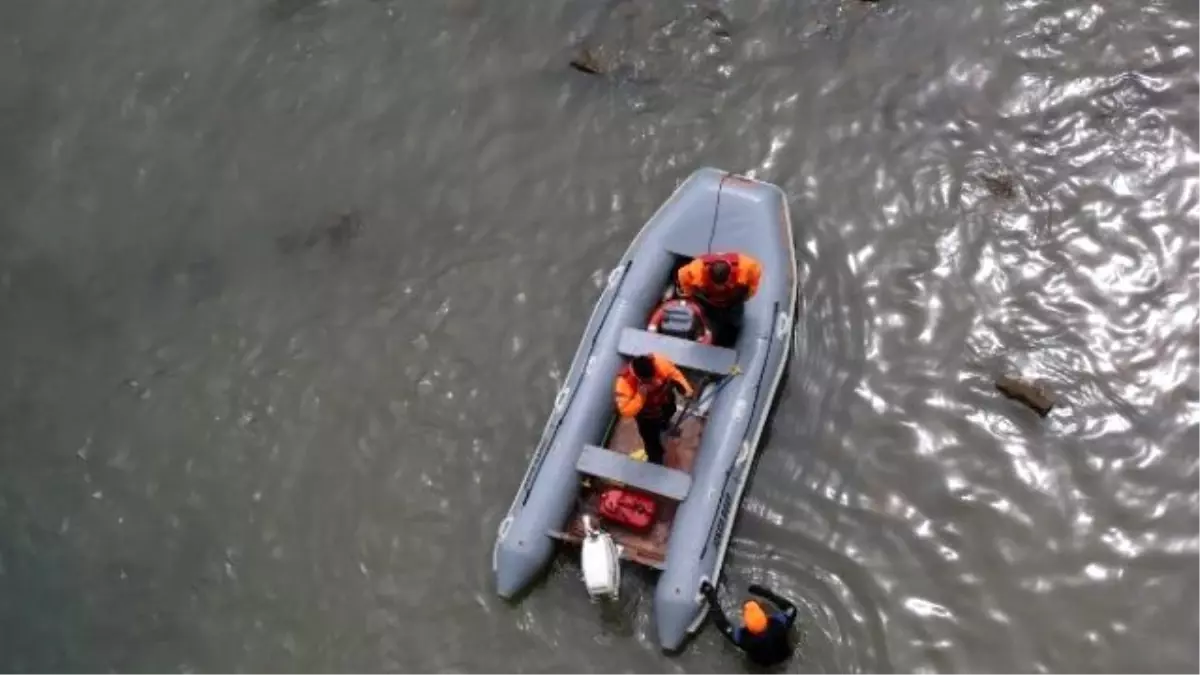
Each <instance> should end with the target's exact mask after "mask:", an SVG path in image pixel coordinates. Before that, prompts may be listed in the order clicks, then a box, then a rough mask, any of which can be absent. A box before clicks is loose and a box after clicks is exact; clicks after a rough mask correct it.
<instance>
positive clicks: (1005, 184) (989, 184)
mask: <svg viewBox="0 0 1200 675" xmlns="http://www.w3.org/2000/svg"><path fill="white" fill-rule="evenodd" d="M980 180H982V181H983V185H984V187H986V188H987V189H988V192H990V193H992V196H994V197H1000V198H1002V199H1012V198H1013V197H1016V196H1017V181H1016V179H1015V178H1013V176H1012V174H1009V173H990V174H983V175H982V176H980Z"/></svg>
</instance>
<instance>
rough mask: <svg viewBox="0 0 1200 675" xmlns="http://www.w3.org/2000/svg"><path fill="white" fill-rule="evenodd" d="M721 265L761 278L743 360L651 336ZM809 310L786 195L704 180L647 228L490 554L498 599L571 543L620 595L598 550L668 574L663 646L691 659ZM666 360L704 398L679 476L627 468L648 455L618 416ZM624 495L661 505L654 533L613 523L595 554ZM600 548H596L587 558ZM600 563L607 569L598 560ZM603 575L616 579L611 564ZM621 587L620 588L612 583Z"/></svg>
mask: <svg viewBox="0 0 1200 675" xmlns="http://www.w3.org/2000/svg"><path fill="white" fill-rule="evenodd" d="M708 252H739V253H744V254H747V255H750V256H753V257H754V258H755V259H757V260H758V261H759V263H760V264H761V265H762V280H761V282H760V284H759V289H758V292H757V293H756V294H755V295H754V297H752V298H751V299H750V300H749V301H748V302H747V303H746V305H745V314H744V317H743V321H742V327H741V329H740V331H739V333H738V335H737V338H736V341H735V342H733V343H732V348H727V347H718V346H714V345H712V344H702V343H701V342H697V341H694V340H688V339H684V338H680V337H674V336H671V335H668V334H665V333H664V332H656V331H651V330H647V328H648V327H649V325H650V324H649V321H650V317H651V314H652V313H653V312H654V311H655V309H656V308H657V307H659V306H660V303H662V302H663V301H664V300H666V299H669V298H670V297H671V296H672V294H673V292H674V277H675V272H676V270H678V269H679V268H680V267H681V266H682V265H684V264H686V263H687V262H688V261H690V260H691V259H692V258H693V257H695V256H698V255H702V254H704V253H708ZM795 310H796V254H795V248H794V244H793V238H792V227H791V220H790V216H789V213H788V205H787V197H786V195H785V194H784V192H783V191H782V190H780V189H779V188H778V187H776V186H774V185H771V184H769V183H763V182H760V181H756V180H752V179H749V178H745V177H743V176H738V175H735V174H730V173H726V172H723V171H719V170H717V169H712V168H703V169H700V170H698V171H696V172H695V173H693V174H692V175H691V176H689V177H688V178H687V180H685V181H684V182H683V184H681V185H680V186H679V187H678V188H677V189H676V190H675V192H674V193H673V194H672V195H671V197H670V198H669V199H668V200H667V202H666V203H665V204H663V206H662V207H660V208H659V210H658V211H657V212H656V213H655V214H654V216H653V217H651V218H650V220H649V221H648V222H647V223H646V225H645V226H644V227H643V228H642V230H641V232H639V233H638V235H637V236H636V237H635V238H634V240H633V243H632V244H630V246H629V250H628V251H626V253H625V255H624V256H623V257H622V258H621V260H620V262H619V263H618V264H617V266H616V267H615V268H614V269H613V270H612V272H611V273H610V274H609V276H608V283H607V285H606V286H605V288H604V290H603V291H602V293H601V295H600V299H599V300H598V301H597V303H596V307H595V309H594V310H593V312H592V317H591V319H590V320H589V321H588V324H587V328H586V329H585V330H584V334H583V340H582V343H581V344H580V346H579V350H578V351H577V352H576V354H575V359H574V360H573V361H572V362H571V368H570V371H569V372H568V373H567V376H566V379H565V381H564V382H563V385H562V388H561V390H559V392H558V395H557V396H556V398H555V400H554V407H553V410H552V411H551V414H550V419H549V421H548V422H547V424H546V428H545V430H544V431H543V433H542V437H541V441H540V442H539V443H538V446H537V449H536V450H535V451H534V453H533V457H532V459H531V460H530V463H529V469H528V470H527V471H526V473H525V478H524V480H522V481H521V486H520V488H519V489H518V490H517V494H516V498H515V499H514V500H513V503H512V505H511V506H510V507H509V510H508V513H507V515H506V516H505V517H504V519H503V520H502V521H501V523H500V526H499V530H498V532H497V538H496V545H495V548H494V550H493V552H492V570H493V572H494V574H495V579H496V591H497V593H498V594H499V595H500V596H502V597H505V598H512V597H513V596H515V595H516V594H518V593H520V592H522V591H523V590H524V589H526V588H527V587H528V586H529V585H530V584H531V583H532V582H533V581H534V580H535V579H536V578H537V577H538V576H539V575H540V573H541V572H542V571H543V570H544V569H545V568H546V566H547V563H548V562H549V561H550V559H551V558H552V557H553V555H554V553H555V550H556V548H557V543H558V542H567V543H571V544H579V545H581V546H582V547H583V568H584V569H583V572H584V577H585V579H584V580H585V582H586V583H587V585H588V591H589V593H592V594H593V596H595V595H596V594H597V593H596V592H593V591H597V590H598V589H599V590H600V591H603V590H604V589H605V588H608V591H606V592H611V593H612V594H615V592H616V587H617V586H619V571H617V570H611V569H610V570H607V571H604V570H601V571H600V572H598V573H599V574H602V575H610V574H615V575H616V579H617V581H616V582H613V583H610V582H611V580H607V581H603V580H602V581H595V580H593V579H589V578H588V577H589V574H592V573H593V572H594V571H595V570H596V569H597V568H596V567H595V565H596V564H597V562H596V561H595V560H591V561H589V556H590V555H591V554H592V553H593V552H594V551H595V550H597V549H598V548H604V549H606V550H608V551H610V552H611V553H612V556H613V561H612V563H611V564H612V565H613V566H616V565H617V564H618V562H617V559H618V558H619V559H621V560H627V561H632V562H634V563H637V564H641V565H645V566H648V567H652V568H655V569H658V570H660V571H661V574H660V575H659V578H658V585H657V590H656V591H655V602H654V614H655V624H656V626H657V630H658V641H659V644H660V645H661V646H662V647H663V648H664V649H666V650H677V649H678V648H679V647H681V646H682V644H683V642H684V641H685V639H686V638H687V636H688V635H689V634H691V633H693V632H694V631H695V630H697V629H698V628H699V626H700V624H701V622H702V620H703V618H704V613H705V605H704V603H705V600H704V599H703V596H701V595H700V592H699V589H700V585H701V583H702V582H703V581H705V580H715V579H717V578H718V577H719V574H720V571H721V565H722V562H723V560H724V558H725V550H726V548H727V547H728V545H729V539H730V535H731V533H732V530H733V523H734V519H735V517H736V514H737V509H738V507H739V504H740V502H741V498H742V492H743V490H745V487H746V482H747V479H748V478H749V475H750V470H751V467H752V465H753V460H754V456H755V453H756V451H757V447H758V444H759V440H760V437H761V436H762V433H763V429H764V427H765V426H766V423H767V417H768V413H769V411H770V409H771V404H772V401H773V400H774V398H775V395H776V390H777V389H778V388H779V383H780V380H781V379H782V378H783V375H784V372H785V370H786V368H787V364H788V355H789V351H790V347H791V341H792V324H793V319H794V314H795ZM648 352H657V353H659V354H662V355H664V356H666V357H667V358H669V359H671V360H672V361H674V362H675V364H676V365H677V366H678V367H679V368H680V369H681V370H682V371H683V373H684V375H685V376H686V377H687V378H688V380H689V382H691V383H692V385H693V387H695V388H696V391H697V392H699V396H698V398H697V400H696V401H695V402H694V403H693V405H691V406H682V405H681V406H680V408H681V411H680V413H679V418H677V426H676V430H677V437H670V436H671V434H668V438H667V440H666V441H665V443H664V444H665V446H666V448H667V455H666V463H665V466H659V465H654V464H649V463H646V462H640V461H637V460H636V459H633V458H630V457H628V455H629V454H630V453H631V452H633V451H634V450H635V449H637V448H640V447H641V445H642V443H641V440H640V437H639V435H638V432H637V427H636V425H635V424H634V423H633V421H632V420H628V419H621V418H619V417H617V415H616V408H615V404H614V401H613V382H614V380H615V378H616V376H617V373H618V372H619V370H620V369H621V368H622V367H623V366H624V365H625V364H626V363H628V360H629V358H630V357H632V356H636V355H639V354H644V353H648ZM605 484H609V485H612V484H616V485H623V486H629V487H633V488H636V489H637V490H638V491H640V493H642V494H650V495H654V496H655V500H656V502H657V504H658V508H657V509H656V512H655V516H654V518H655V520H654V522H653V524H652V525H650V526H649V527H647V528H644V529H641V530H638V531H634V530H628V529H625V528H623V527H622V526H621V525H616V524H611V523H606V524H605V525H604V530H603V535H604V538H605V540H606V542H607V544H608V545H607V546H605V547H597V546H596V545H595V542H596V540H597V536H596V535H597V534H598V533H599V532H600V530H598V528H596V527H595V526H594V525H593V523H594V521H595V519H594V518H592V517H591V516H592V515H593V511H594V505H595V495H594V494H593V493H595V492H596V491H597V490H598V489H599V487H600V486H602V485H605ZM589 546H590V547H591V549H589ZM600 563H601V564H602V563H603V561H600ZM602 566H603V565H602ZM614 583H615V585H613V584H614Z"/></svg>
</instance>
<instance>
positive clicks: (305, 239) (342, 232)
mask: <svg viewBox="0 0 1200 675" xmlns="http://www.w3.org/2000/svg"><path fill="white" fill-rule="evenodd" d="M361 233H362V217H361V216H359V215H358V213H355V212H353V211H350V212H347V213H343V214H341V215H339V216H338V217H337V220H336V221H334V222H331V223H323V224H321V225H317V226H316V227H313V228H311V229H310V230H308V231H307V232H298V233H295V234H288V235H284V236H282V237H279V238H278V239H276V240H275V245H276V246H277V247H278V248H279V250H280V251H281V252H283V253H294V252H296V251H300V250H307V249H311V248H313V247H315V246H317V245H318V244H320V243H321V242H325V243H326V244H327V245H328V246H329V247H330V248H333V249H340V248H345V247H346V245H347V244H349V243H350V242H351V241H353V240H355V239H357V238H358V236H359V234H361Z"/></svg>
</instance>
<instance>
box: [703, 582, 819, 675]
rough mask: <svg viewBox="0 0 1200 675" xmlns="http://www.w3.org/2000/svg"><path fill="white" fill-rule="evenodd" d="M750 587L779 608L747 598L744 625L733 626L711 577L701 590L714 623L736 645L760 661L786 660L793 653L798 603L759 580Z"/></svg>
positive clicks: (779, 661) (743, 615) (752, 591)
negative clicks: (765, 586) (792, 601)
mask: <svg viewBox="0 0 1200 675" xmlns="http://www.w3.org/2000/svg"><path fill="white" fill-rule="evenodd" d="M749 591H750V592H751V593H753V594H754V595H758V596H760V597H763V598H766V599H767V600H770V601H771V602H772V603H774V604H775V606H776V607H777V608H778V609H777V611H774V612H771V611H769V608H768V607H764V606H763V605H762V604H761V603H759V602H758V601H756V600H747V601H746V603H745V604H744V605H743V606H742V625H741V626H733V625H731V624H730V623H729V619H727V618H726V617H725V612H724V611H723V610H722V609H721V603H720V601H719V600H718V598H717V589H715V588H713V586H712V584H710V583H708V582H707V581H706V582H704V583H703V584H701V586H700V592H701V593H703V594H704V597H705V598H708V613H709V615H710V616H712V618H713V623H715V624H717V628H719V629H720V630H721V633H722V634H724V635H725V637H726V638H728V639H729V641H730V642H732V643H733V644H734V646H736V647H738V648H739V649H741V650H742V651H743V652H745V654H746V657H747V658H749V659H750V660H751V661H752V662H754V663H755V664H757V665H760V666H773V665H776V664H779V663H783V662H784V661H786V660H788V658H790V657H791V655H792V641H791V635H790V634H791V630H792V624H794V623H795V622H796V606H795V605H793V604H792V603H790V602H788V601H787V600H785V599H783V598H781V597H779V596H778V595H776V594H774V593H772V592H771V591H769V590H767V589H765V588H763V587H762V586H759V585H758V584H751V585H750V588H749Z"/></svg>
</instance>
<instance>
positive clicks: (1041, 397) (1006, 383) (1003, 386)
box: [996, 375, 1055, 417]
mask: <svg viewBox="0 0 1200 675" xmlns="http://www.w3.org/2000/svg"><path fill="white" fill-rule="evenodd" d="M996 389H998V390H1000V392H1001V393H1002V394H1004V395H1005V396H1007V397H1009V398H1011V399H1015V400H1017V401H1020V402H1021V403H1024V404H1025V405H1027V406H1029V407H1030V408H1032V409H1033V410H1034V412H1036V413H1037V414H1038V415H1040V416H1042V417H1045V416H1046V415H1047V414H1049V412H1050V409H1051V408H1053V407H1054V403H1055V399H1054V396H1053V395H1052V394H1050V392H1048V391H1047V390H1046V388H1045V387H1041V386H1038V385H1035V384H1033V383H1031V382H1026V381H1025V380H1021V379H1018V378H1015V377H1010V376H1008V375H1003V376H1001V377H998V378H996Z"/></svg>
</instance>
